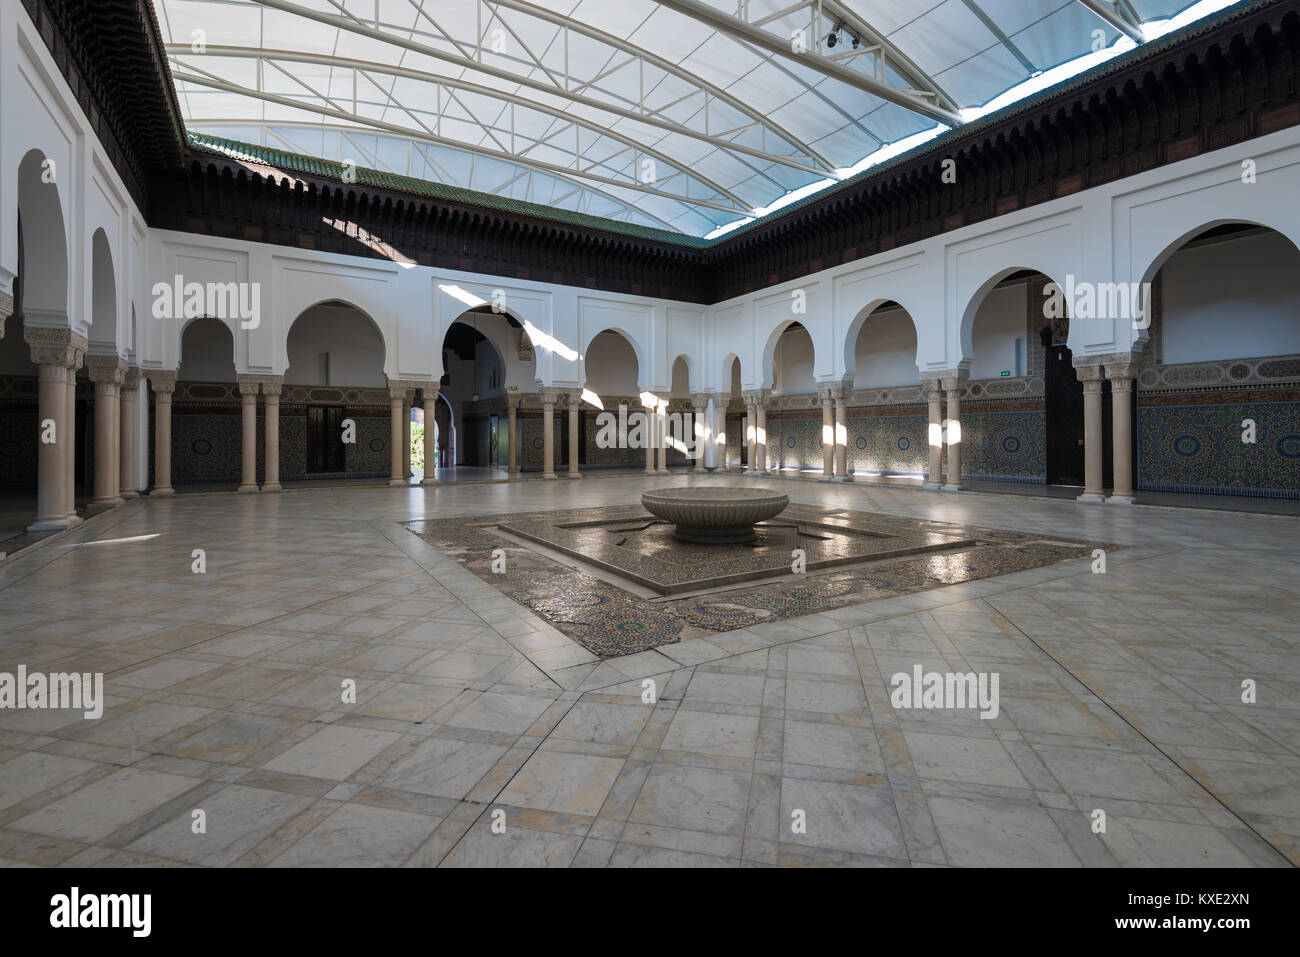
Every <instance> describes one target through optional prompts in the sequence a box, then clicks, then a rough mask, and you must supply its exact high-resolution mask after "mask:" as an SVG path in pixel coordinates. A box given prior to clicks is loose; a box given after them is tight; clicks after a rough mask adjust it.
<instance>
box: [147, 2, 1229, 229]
mask: <svg viewBox="0 0 1300 957" xmlns="http://www.w3.org/2000/svg"><path fill="white" fill-rule="evenodd" d="M154 2H155V6H156V9H157V13H158V21H159V24H160V26H161V29H162V33H163V40H164V42H165V43H166V44H167V53H168V56H169V60H170V64H171V69H172V76H173V79H174V80H175V83H176V90H177V95H178V99H179V101H180V104H181V109H182V111H183V112H184V116H185V122H186V124H187V126H188V127H189V129H190V130H191V131H193V132H197V133H203V134H207V135H212V136H217V137H223V138H226V139H242V140H245V141H247V142H251V143H254V144H257V145H260V146H265V147H274V148H276V149H280V150H286V151H289V152H299V153H305V154H308V155H313V156H319V157H322V158H324V159H330V160H334V161H338V162H347V161H351V162H353V163H356V164H357V165H359V166H368V167H373V168H375V169H378V170H382V171H386V172H391V173H397V174H401V175H404V176H411V177H416V178H422V179H430V180H434V181H436V182H442V183H446V184H448V185H451V186H456V187H460V188H464V189H472V190H478V191H481V192H485V193H491V194H495V195H498V196H502V197H510V198H513V199H526V200H528V201H531V202H535V203H541V204H544V205H554V206H556V207H558V208H561V209H565V210H569V211H577V212H583V213H587V214H590V215H597V216H603V217H607V218H610V219H614V220H619V221H623V222H628V223H634V224H637V225H642V226H653V227H656V228H660V229H670V230H673V231H676V232H680V233H685V234H688V235H692V236H704V235H707V234H710V233H713V232H715V231H717V230H718V229H719V228H724V227H726V226H727V225H729V224H734V223H737V222H739V221H744V220H745V219H746V218H747V217H751V216H754V215H758V214H760V213H761V211H762V210H764V209H766V208H768V207H771V206H773V205H774V204H778V203H779V202H781V201H782V200H783V198H788V197H789V195H790V194H792V193H796V194H802V193H806V192H807V191H809V190H812V189H815V188H820V187H822V186H824V185H825V184H828V183H830V182H834V181H836V180H837V179H838V178H840V177H842V176H843V175H845V174H846V171H848V170H850V169H853V168H855V167H858V168H860V167H861V165H862V163H863V161H864V158H866V157H870V156H871V155H872V154H874V153H875V152H876V151H878V150H880V149H882V148H883V147H887V146H888V145H889V144H896V143H898V142H899V141H901V140H905V139H907V138H908V137H913V136H915V135H917V134H922V133H925V132H926V131H932V130H942V129H945V128H947V127H950V126H954V125H958V124H960V123H961V122H963V120H964V119H969V117H970V115H971V113H972V111H975V110H978V109H979V108H980V107H982V106H984V105H985V104H987V103H989V101H991V100H994V99H995V98H997V97H999V96H1001V95H1003V94H1006V92H1007V91H1008V90H1012V89H1013V88H1016V87H1018V86H1019V85H1021V84H1025V83H1026V81H1032V80H1033V78H1035V77H1037V76H1039V75H1040V74H1044V73H1047V72H1048V71H1051V70H1053V69H1054V68H1057V67H1061V66H1062V65H1063V64H1069V63H1071V62H1073V61H1076V60H1079V58H1081V57H1086V56H1087V55H1089V54H1095V53H1096V52H1097V51H1099V50H1110V49H1115V48H1117V47H1118V46H1121V45H1122V44H1124V43H1127V44H1128V45H1129V46H1131V45H1132V43H1133V42H1138V41H1141V40H1142V39H1144V36H1145V35H1144V32H1143V24H1145V23H1149V22H1150V21H1153V20H1163V19H1165V18H1168V17H1171V16H1173V15H1175V14H1177V13H1179V12H1181V11H1183V10H1184V9H1185V8H1187V7H1189V6H1192V3H1191V0H806V2H798V0H618V2H610V0H154ZM1227 2H1228V0H1201V4H1206V3H1210V4H1214V5H1216V6H1223V5H1225V4H1226V3H1227Z"/></svg>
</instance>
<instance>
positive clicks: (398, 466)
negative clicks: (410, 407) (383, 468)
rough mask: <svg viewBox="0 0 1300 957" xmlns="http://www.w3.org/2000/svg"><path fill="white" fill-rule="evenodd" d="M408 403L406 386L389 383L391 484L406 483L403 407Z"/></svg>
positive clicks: (390, 381) (389, 482)
mask: <svg viewBox="0 0 1300 957" xmlns="http://www.w3.org/2000/svg"><path fill="white" fill-rule="evenodd" d="M405 405H406V386H405V385H398V384H396V383H394V382H393V381H392V380H389V383H388V445H389V455H388V463H389V479H388V484H389V485H405V484H406V466H405V465H404V464H403V461H402V437H403V436H404V435H405V434H406V431H405V429H403V428H402V409H403V408H404V407H405Z"/></svg>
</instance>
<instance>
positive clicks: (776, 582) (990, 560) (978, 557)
mask: <svg viewBox="0 0 1300 957" xmlns="http://www.w3.org/2000/svg"><path fill="white" fill-rule="evenodd" d="M407 527H408V528H409V529H410V530H411V531H412V532H413V533H415V534H416V535H418V536H419V537H420V538H422V539H423V540H424V541H426V542H428V543H429V544H430V545H432V546H434V547H435V548H437V549H439V550H440V551H442V552H444V553H446V554H448V555H450V556H451V557H453V558H455V559H456V560H457V561H459V562H461V563H462V564H464V565H465V566H466V567H467V568H468V569H469V570H470V571H472V572H474V573H475V574H476V575H478V576H479V577H480V578H482V579H483V580H484V581H486V582H490V583H491V584H492V585H494V586H495V587H497V588H499V589H500V590H501V591H503V592H504V593H506V594H507V595H509V596H510V597H511V598H513V599H514V600H515V601H518V602H519V603H520V604H522V605H525V606H527V607H528V608H530V609H531V610H532V611H533V612H534V613H536V614H537V615H539V616H541V617H542V618H544V619H546V620H547V621H548V622H550V623H551V624H552V625H553V626H554V627H556V628H557V629H559V630H560V631H562V632H563V633H564V634H566V635H568V636H569V637H571V638H573V639H574V640H575V641H577V642H578V643H580V644H581V645H583V646H584V647H585V648H587V649H588V650H590V651H592V652H593V653H595V654H597V655H600V656H602V657H618V656H620V655H629V654H635V653H637V652H639V651H646V650H647V649H650V648H655V647H657V646H659V645H664V644H671V643H673V642H677V641H682V640H685V639H689V638H695V637H700V636H703V635H710V634H716V633H718V632H724V631H731V630H734V629H737V628H746V627H749V626H751V625H756V624H760V623H763V622H770V621H779V620H781V619H785V618H796V617H800V616H802V615H810V614H816V613H817V612H822V611H826V610H828V609H832V608H840V607H843V606H846V605H855V604H859V603H861V602H866V601H873V600H876V599H882V598H895V597H898V596H900V595H908V594H912V593H914V592H918V591H924V590H927V589H930V588H937V587H940V586H943V585H954V584H958V583H960V582H967V581H976V580H979V579H982V578H990V577H993V576H996V575H1005V574H1008V573H1010V572H1017V571H1024V570H1026V569H1030V568H1038V567H1041V566H1043V565H1049V564H1053V563H1055V562H1060V561H1066V560H1068V559H1073V558H1082V557H1085V556H1088V555H1090V554H1091V552H1092V549H1093V548H1094V547H1096V546H1094V545H1093V544H1091V543H1087V542H1079V541H1064V540H1060V539H1056V538H1049V537H1048V536H1044V535H1040V534H1033V533H1025V532H1015V531H1006V530H1002V529H987V528H976V527H973V526H965V525H954V524H950V523H945V522H931V521H921V520H916V519H907V518H900V517H897V516H892V515H882V514H876V513H868V512H858V511H852V510H849V509H840V508H819V507H815V506H808V505H791V506H789V507H788V508H787V509H786V510H785V511H784V512H782V513H781V515H780V516H778V517H777V518H776V519H773V520H771V521H769V522H764V523H761V524H759V525H757V526H755V529H756V531H757V532H758V538H757V540H756V541H755V542H754V543H752V544H749V545H692V544H688V543H685V542H679V541H677V540H676V539H675V538H673V535H672V525H671V524H670V523H667V522H662V521H660V520H658V519H656V518H654V517H653V516H652V515H650V514H649V513H648V512H646V511H645V509H643V508H642V507H641V506H640V505H627V506H616V507H609V508H596V509H572V510H563V511H553V512H531V513H523V514H519V513H508V514H499V515H477V516H472V517H465V518H455V519H442V520H436V521H416V522H408V523H407ZM521 539H522V540H523V541H521ZM534 545H536V546H540V547H542V548H545V549H549V550H552V551H554V552H557V553H562V554H563V555H568V556H572V557H573V558H576V559H579V560H581V561H582V562H584V563H586V564H587V565H589V566H593V571H592V572H590V573H589V572H587V571H583V570H579V569H576V568H573V567H572V566H571V565H569V564H566V563H565V562H564V561H563V560H561V558H560V557H558V556H557V557H552V556H551V555H550V554H544V553H542V552H541V551H539V550H538V549H537V548H536V547H534ZM796 548H799V549H802V550H803V551H804V554H805V561H806V571H805V572H804V573H802V574H798V575H796V574H793V573H792V570H791V563H792V552H793V551H794V549H796ZM496 549H502V550H504V553H505V569H506V571H505V572H504V573H502V574H496V573H494V572H493V564H494V557H493V552H494V550H496ZM498 567H499V566H498ZM596 570H599V571H600V572H603V574H601V575H599V576H598V574H597V573H596ZM613 576H617V577H618V578H619V579H621V580H623V581H625V582H627V583H629V584H628V587H619V585H617V584H614V583H612V582H610V581H608V580H606V579H607V578H608V577H613ZM632 583H635V586H636V587H633V585H632ZM647 593H649V594H647Z"/></svg>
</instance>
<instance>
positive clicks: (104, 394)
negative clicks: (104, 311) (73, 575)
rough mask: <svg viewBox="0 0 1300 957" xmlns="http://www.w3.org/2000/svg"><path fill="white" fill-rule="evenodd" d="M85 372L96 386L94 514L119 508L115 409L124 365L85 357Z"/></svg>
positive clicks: (116, 360)
mask: <svg viewBox="0 0 1300 957" xmlns="http://www.w3.org/2000/svg"><path fill="white" fill-rule="evenodd" d="M86 368H87V371H88V373H89V375H90V381H91V382H93V383H95V492H94V497H93V498H92V499H91V500H90V507H91V508H92V509H94V510H96V511H103V510H104V509H106V508H112V507H113V506H114V505H121V504H122V499H121V498H119V497H118V494H117V488H118V478H119V475H118V472H119V465H118V460H117V457H118V451H119V447H120V445H121V439H120V437H119V436H118V433H117V426H118V407H119V405H120V403H121V401H122V395H121V387H122V380H123V377H124V375H125V373H126V362H125V361H123V360H122V359H120V358H119V357H117V356H87V357H86Z"/></svg>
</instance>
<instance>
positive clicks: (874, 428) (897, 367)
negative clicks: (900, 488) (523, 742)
mask: <svg viewBox="0 0 1300 957" xmlns="http://www.w3.org/2000/svg"><path fill="white" fill-rule="evenodd" d="M916 347H917V333H916V323H915V321H914V320H913V318H912V315H911V313H909V312H908V311H907V310H906V309H904V308H903V307H902V306H901V305H900V304H899V303H897V302H894V301H892V300H883V301H879V302H873V303H870V304H869V305H867V306H866V307H864V308H863V309H862V310H861V311H860V312H859V313H858V315H857V316H855V317H854V320H853V322H852V323H850V325H849V336H848V339H847V341H846V343H845V355H844V360H845V361H844V368H845V372H846V378H847V379H848V380H849V385H850V386H851V388H852V390H853V392H854V393H856V395H857V398H856V399H855V403H858V402H860V403H861V404H855V406H854V408H853V410H852V411H853V414H852V415H851V416H846V421H845V426H846V432H847V434H846V435H845V437H844V441H845V446H846V452H845V459H846V467H847V469H848V470H849V471H850V472H852V473H854V474H858V473H860V474H864V475H879V476H903V477H908V478H920V477H923V476H924V475H925V470H926V465H927V461H926V459H927V451H926V450H927V448H928V446H927V441H928V439H927V425H928V418H927V415H928V412H927V410H926V407H925V406H924V405H923V404H922V402H921V399H922V396H921V388H920V387H921V379H920V374H919V373H918V372H917V368H916Z"/></svg>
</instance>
